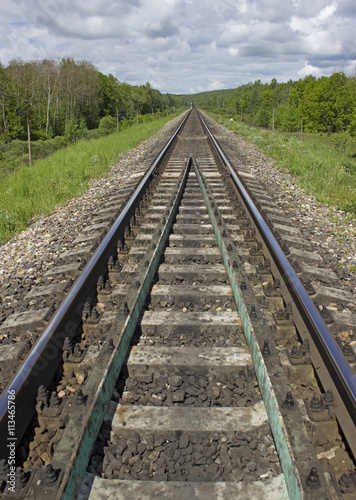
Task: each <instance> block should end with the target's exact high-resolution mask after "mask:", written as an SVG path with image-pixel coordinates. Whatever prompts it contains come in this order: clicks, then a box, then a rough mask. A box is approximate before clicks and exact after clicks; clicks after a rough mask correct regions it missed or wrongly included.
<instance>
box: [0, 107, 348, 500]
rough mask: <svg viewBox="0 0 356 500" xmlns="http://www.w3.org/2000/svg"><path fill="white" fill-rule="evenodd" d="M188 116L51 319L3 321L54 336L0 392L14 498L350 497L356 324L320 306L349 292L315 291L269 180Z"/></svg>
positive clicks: (21, 352) (5, 487) (5, 469)
mask: <svg viewBox="0 0 356 500" xmlns="http://www.w3.org/2000/svg"><path fill="white" fill-rule="evenodd" d="M184 119H185V121H184V122H182V124H181V126H180V127H179V130H177V133H176V135H175V136H174V137H172V140H171V141H170V142H169V143H168V145H167V148H166V149H167V150H164V151H162V153H161V154H160V156H159V158H158V159H157V160H156V161H155V162H154V163H153V165H152V167H150V169H149V170H148V172H147V173H146V174H145V175H144V174H142V176H141V177H140V179H139V185H137V183H136V184H133V185H131V186H129V188H128V189H127V193H125V196H124V197H123V198H120V201H119V204H120V205H121V206H120V207H119V209H118V210H117V211H118V212H119V213H120V215H119V217H118V219H117V220H116V222H115V224H114V226H113V227H112V229H110V231H109V232H108V234H107V235H106V236H105V238H104V240H103V241H102V243H99V247H98V250H97V252H96V253H95V254H94V256H93V257H92V259H91V260H90V261H89V264H88V265H87V267H86V268H85V269H84V271H83V272H82V274H81V275H80V276H79V277H78V278H77V280H76V281H75V283H74V285H73V287H72V289H71V290H70V291H69V292H68V294H67V295H66V297H65V299H64V300H63V302H62V303H61V305H60V306H59V307H58V309H57V311H56V312H54V314H53V311H52V314H53V317H52V320H51V321H50V322H49V324H48V325H47V326H45V323H44V322H45V321H46V316H45V315H44V316H43V318H40V313H39V312H38V311H37V312H36V311H35V312H33V313H27V314H29V316H27V323H26V317H25V318H24V317H23V316H22V317H21V318H19V317H15V318H14V317H11V316H10V317H9V320H7V322H5V323H4V324H3V325H2V326H1V328H2V331H6V328H8V329H9V331H11V328H16V326H14V325H16V321H17V322H19V321H20V323H21V325H27V326H28V328H32V329H33V330H34V329H35V328H39V329H41V328H44V332H43V333H42V335H41V336H40V338H39V340H38V341H37V343H36V344H35V345H34V347H33V348H32V350H31V351H30V353H29V355H28V356H27V358H26V360H25V363H24V364H23V368H22V369H21V370H20V371H19V372H18V373H17V375H16V376H15V378H14V379H13V380H12V381H11V382H10V383H9V384H8V385H7V387H6V391H4V393H3V397H2V399H1V401H0V411H1V413H0V417H1V422H0V433H1V448H0V453H1V459H2V461H1V462H0V480H2V483H1V492H2V494H3V496H4V497H5V498H6V497H7V496H9V497H10V496H13V495H16V497H17V498H36V499H39V498H44V497H46V498H58V499H59V498H83V499H84V498H90V499H94V498H120V499H121V498H125V499H126V498H132V497H133V496H136V495H139V496H140V497H141V498H160V497H162V498H177V499H178V498H227V499H230V498H234V497H239V496H240V497H241V498H258V497H263V498H266V499H267V498H271V499H274V498H308V499H320V498H338V499H341V498H351V497H352V495H353V494H354V492H355V489H356V474H355V470H354V456H355V432H354V431H355V393H356V388H355V376H354V373H353V370H354V369H355V356H354V351H353V350H352V345H349V344H345V343H343V344H341V345H339V346H338V345H337V343H335V341H334V338H336V339H338V335H339V334H340V332H341V331H342V329H350V328H352V322H353V321H354V318H353V316H352V315H346V316H348V317H346V318H345V317H344V316H345V315H344V316H342V315H341V314H336V312H335V313H333V314H334V318H332V317H331V316H330V317H331V319H334V320H335V319H336V320H337V321H333V323H330V317H326V318H325V319H326V321H327V322H328V323H330V325H329V329H328V328H326V326H325V324H324V322H323V321H322V318H321V316H320V314H319V313H318V312H317V309H316V307H315V306H314V305H313V301H314V302H316V303H317V305H318V309H319V304H323V302H324V303H326V304H327V303H328V301H332V302H333V301H337V300H339V301H341V302H342V301H343V302H345V301H349V302H350V300H351V301H352V296H351V297H350V296H348V295H347V294H346V293H344V292H343V293H342V292H339V291H333V290H332V289H331V290H330V288H329V289H326V287H321V286H319V285H317V281H318V279H317V276H318V274H317V273H318V272H320V271H318V269H319V268H318V267H317V266H316V265H315V259H316V257H315V256H313V254H311V253H310V252H309V253H307V252H306V251H305V249H304V248H302V247H303V245H302V244H301V241H300V238H299V239H298V235H295V233H294V232H293V228H289V227H288V225H287V223H286V222H285V221H283V214H278V212H277V211H276V210H275V208H274V207H273V204H272V203H271V200H269V199H268V197H267V196H266V193H264V192H261V190H260V189H259V185H258V180H257V179H256V178H254V177H253V176H251V174H250V173H249V172H248V171H247V170H246V169H245V168H244V167H242V166H241V165H240V164H239V163H238V162H235V164H234V161H229V159H228V158H226V156H225V155H224V153H223V151H222V150H221V149H220V147H219V145H218V144H215V145H214V137H213V135H212V134H211V132H209V131H208V130H207V128H206V126H205V121H204V119H201V118H200V117H199V115H198V113H197V111H196V110H192V111H191V112H190V113H186V114H185V116H184ZM205 120H206V121H207V122H209V123H210V120H209V119H208V118H207V117H205ZM210 125H211V126H212V129H213V128H214V124H211V123H210ZM222 142H223V141H222ZM230 156H231V152H230ZM124 198H129V201H128V203H124ZM110 205H112V202H110V203H109V206H110ZM256 205H257V207H258V208H259V210H260V211H262V212H265V213H267V220H264V219H263V218H262V216H261V214H260V211H259V210H258V209H257V208H256ZM107 210H108V213H110V214H111V213H112V212H111V211H110V210H109V207H108V208H107ZM99 217H100V214H99ZM101 217H103V218H104V217H105V214H104V213H103V214H102V216H101ZM109 217H111V215H109ZM100 224H103V221H100V220H99V221H96V224H95V226H96V228H95V229H94V231H93V233H94V234H95V233H96V232H98V231H97V230H99V232H100V227H98V226H100ZM277 230H278V232H279V233H280V234H276V231H277ZM271 231H273V233H274V236H273V234H272V232H271ZM89 234H90V233H89ZM276 239H277V240H282V241H280V243H281V246H282V249H283V250H282V249H281V247H280V245H278V243H277V241H276ZM92 240H95V238H90V237H88V238H87V242H88V243H89V245H90V244H91V243H92ZM84 242H85V241H83V243H84ZM287 242H288V243H289V246H290V248H287ZM87 247H88V245H87V246H84V248H83V249H82V250H83V251H84V252H85V251H88V248H87ZM286 255H288V258H287V257H286ZM313 259H314V261H313ZM296 261H297V263H296ZM298 261H300V262H301V264H299V265H303V266H304V274H308V273H309V275H311V276H313V281H314V283H313V285H311V284H307V285H306V289H305V288H304V287H303V286H302V285H301V283H300V281H299V279H298V277H297V274H298V275H299V276H301V275H302V271H301V270H300V269H299V268H298ZM290 262H291V263H292V264H293V266H292V265H291V264H290ZM305 262H307V263H305ZM63 265H65V264H63ZM71 266H72V267H73V266H74V267H75V266H78V265H77V263H76V264H74V265H73V264H71ZM60 272H62V273H65V271H64V270H63V269H62V271H60ZM303 276H304V275H303ZM310 297H311V299H312V300H311V299H310ZM325 310H326V309H324V308H323V309H322V312H323V311H325ZM43 314H44V313H43ZM46 314H47V316H48V314H49V312H48V311H47V313H46ZM323 315H324V316H325V312H323ZM39 319H41V321H42V322H40V323H39V322H38V320H39ZM36 321H37V323H36ZM31 322H32V323H31ZM17 324H19V323H17ZM21 327H22V328H23V326H21ZM339 344H340V342H339ZM345 346H347V347H345ZM340 347H341V349H340ZM16 349H17V350H16ZM25 354H26V346H17V345H16V344H14V345H13V346H12V354H11V356H12V357H13V358H16V357H17V359H18V360H19V362H20V361H21V358H22V357H24V356H25ZM2 356H3V359H4V360H5V361H6V360H8V359H9V354H8V353H7V354H5V351H4V352H3V353H2ZM6 362H8V361H6ZM12 395H14V396H12ZM13 401H14V403H15V407H16V420H15V424H13V425H12V421H11V417H10V415H11V407H12V405H11V404H9V402H10V403H12V402H13ZM8 407H10V410H9V412H8V411H7V409H8ZM9 422H10V424H11V425H9ZM10 431H11V432H14V433H15V435H12V434H9V432H10ZM9 436H10V437H12V438H13V439H12V441H11V440H10V439H8V438H9ZM9 442H10V443H12V442H16V445H17V455H16V465H18V468H17V470H16V473H14V472H13V469H10V467H9V465H10V461H9V456H10V455H9V453H10V451H11V450H10V448H9V447H8V446H7V445H8V443H9ZM9 450H10V451H9ZM11 480H13V482H14V484H15V490H16V493H14V494H13V493H12V492H11V490H9V488H11V485H12V483H11Z"/></svg>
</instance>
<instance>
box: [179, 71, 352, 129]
mask: <svg viewBox="0 0 356 500" xmlns="http://www.w3.org/2000/svg"><path fill="white" fill-rule="evenodd" d="M179 101H180V103H181V104H184V105H189V104H190V103H191V102H193V104H194V105H195V106H198V107H201V108H205V109H207V110H209V109H210V110H216V111H221V110H222V111H224V112H226V113H230V114H239V115H240V119H241V120H242V121H244V122H246V123H249V124H250V125H256V126H261V127H269V128H273V126H274V127H275V128H277V129H279V130H282V131H288V132H293V131H298V130H300V128H301V120H302V117H303V128H304V130H305V131H306V132H342V131H348V132H349V133H350V134H351V135H352V136H356V77H355V76H353V77H347V76H346V75H345V74H344V73H342V72H338V73H334V74H333V75H332V76H330V77H325V76H323V77H321V78H318V79H317V78H315V77H314V76H311V75H309V76H306V77H305V78H304V79H301V80H298V81H292V80H290V81H289V82H287V83H278V82H277V80H276V79H275V78H274V79H272V81H271V83H269V84H267V83H266V84H263V83H261V81H260V80H257V81H255V82H254V83H248V84H246V85H241V86H240V87H238V88H236V89H232V90H231V89H230V90H220V91H213V92H203V93H201V94H195V95H184V96H179Z"/></svg>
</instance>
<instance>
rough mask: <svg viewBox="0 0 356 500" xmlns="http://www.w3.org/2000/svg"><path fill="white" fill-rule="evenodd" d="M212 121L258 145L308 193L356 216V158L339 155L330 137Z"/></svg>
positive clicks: (224, 118)
mask: <svg viewBox="0 0 356 500" xmlns="http://www.w3.org/2000/svg"><path fill="white" fill-rule="evenodd" d="M209 114H210V115H211V116H212V118H214V119H215V120H216V121H218V122H219V123H221V124H222V125H224V126H226V127H228V128H229V129H231V130H233V131H234V132H236V133H237V134H239V135H242V136H243V137H245V138H246V139H247V140H248V141H250V142H252V143H253V144H255V145H256V146H257V147H258V148H259V149H260V150H262V151H263V152H264V153H265V154H266V155H267V156H269V157H271V158H274V159H275V160H277V166H278V168H279V169H280V170H282V171H285V172H288V173H289V174H291V175H292V176H294V177H295V178H296V179H298V182H299V185H300V186H301V187H302V188H304V189H305V190H306V191H307V192H309V193H313V194H314V196H315V198H316V199H317V200H318V201H319V202H321V203H326V204H328V205H333V206H335V207H338V208H340V209H342V210H345V211H349V212H350V214H351V217H354V214H356V158H355V157H354V156H348V155H346V154H342V153H340V152H339V151H338V149H337V147H336V141H335V138H333V137H332V136H331V137H329V136H328V135H327V134H307V133H305V134H304V136H303V141H301V140H300V134H297V133H285V132H284V133H283V132H278V131H276V132H272V131H271V130H265V129H261V128H256V127H249V126H248V125H246V124H244V123H241V122H240V121H239V117H236V118H234V121H233V122H231V121H230V117H227V116H223V115H212V114H211V113H209Z"/></svg>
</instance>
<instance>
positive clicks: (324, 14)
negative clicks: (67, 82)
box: [0, 0, 356, 94]
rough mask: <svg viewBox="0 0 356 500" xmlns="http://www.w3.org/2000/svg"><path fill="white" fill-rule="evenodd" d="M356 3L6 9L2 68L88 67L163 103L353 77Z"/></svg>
mask: <svg viewBox="0 0 356 500" xmlns="http://www.w3.org/2000/svg"><path fill="white" fill-rule="evenodd" d="M355 27H356V1H355V0H334V1H330V0H2V1H1V5H0V62H1V64H2V65H3V66H6V65H7V64H8V63H9V61H11V60H12V59H17V58H20V59H22V60H23V61H29V60H34V59H58V60H60V59H62V58H63V57H71V58H73V59H75V60H78V61H80V60H86V61H89V62H91V63H93V64H94V65H95V67H96V68H97V69H98V70H99V71H101V72H102V73H104V74H107V75H108V74H109V73H111V74H113V75H114V76H116V77H117V78H118V80H119V81H121V82H126V83H129V84H130V85H143V84H145V83H146V82H149V83H150V84H151V85H152V87H154V88H156V89H158V90H160V91H161V92H163V93H166V92H169V93H172V94H190V93H196V92H202V91H206V90H216V89H228V88H236V87H238V86H240V85H242V84H244V83H248V82H254V81H256V80H261V82H262V83H269V82H270V81H271V80H272V78H276V79H277V81H278V82H286V81H288V80H289V79H292V80H298V79H300V78H304V76H306V75H309V74H312V75H314V76H316V77H320V76H329V75H331V74H332V73H333V72H335V71H344V72H345V73H346V74H347V75H351V74H352V75H353V74H355V69H356V35H355V33H356V29H355Z"/></svg>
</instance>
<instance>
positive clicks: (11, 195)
mask: <svg viewBox="0 0 356 500" xmlns="http://www.w3.org/2000/svg"><path fill="white" fill-rule="evenodd" d="M177 114H178V113H177V112H176V113H174V114H170V115H168V116H165V117H161V118H159V119H156V120H153V121H152V120H151V121H147V122H145V123H139V124H134V125H132V126H131V127H130V128H126V129H124V130H122V131H120V132H113V133H110V134H108V135H105V136H103V137H99V138H93V139H80V140H77V142H76V143H75V144H70V145H69V146H67V147H66V148H63V149H60V150H58V151H56V152H54V153H53V154H52V155H50V156H48V157H47V158H44V159H42V160H38V161H36V162H35V163H34V165H33V166H32V167H28V166H25V167H21V168H20V169H19V170H18V171H16V172H14V173H10V174H8V175H6V176H4V177H3V179H2V181H1V184H0V243H4V242H5V241H7V240H8V239H9V238H11V236H13V234H14V233H15V232H18V231H21V230H23V229H25V228H26V226H27V225H28V223H29V222H30V221H31V219H32V218H33V217H34V216H36V215H40V214H46V215H48V214H51V213H53V211H54V209H55V207H56V206H57V205H59V204H61V203H64V202H66V201H68V200H69V199H71V198H73V197H74V196H78V195H79V194H81V193H82V192H84V191H85V190H86V189H87V188H88V187H89V186H90V183H91V181H92V179H96V178H99V177H101V176H103V175H104V174H105V173H107V172H108V171H109V169H110V166H111V165H112V164H113V163H115V162H116V161H118V159H119V157H120V155H122V154H123V153H125V152H127V151H130V150H131V149H133V148H134V147H136V146H137V145H138V144H139V143H140V142H142V141H143V140H145V139H148V138H149V137H150V136H152V135H153V134H154V133H155V132H157V131H158V130H160V129H161V128H162V127H163V126H164V124H165V123H166V122H167V121H168V120H171V119H172V118H173V117H175V116H177Z"/></svg>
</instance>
